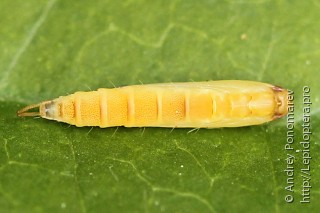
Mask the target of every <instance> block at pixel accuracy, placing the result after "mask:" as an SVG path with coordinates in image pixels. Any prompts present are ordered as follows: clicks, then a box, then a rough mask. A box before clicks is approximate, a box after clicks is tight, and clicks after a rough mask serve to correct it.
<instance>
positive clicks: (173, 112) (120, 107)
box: [17, 80, 288, 128]
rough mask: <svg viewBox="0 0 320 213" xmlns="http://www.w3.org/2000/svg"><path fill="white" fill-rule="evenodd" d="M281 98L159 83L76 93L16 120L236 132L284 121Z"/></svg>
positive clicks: (224, 86)
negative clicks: (232, 129) (230, 129)
mask: <svg viewBox="0 0 320 213" xmlns="http://www.w3.org/2000/svg"><path fill="white" fill-rule="evenodd" d="M287 96H288V91H287V90H286V89H283V88H281V87H278V86H274V85H271V84H266V83H261V82H254V81H241V80H221V81H208V82H187V83H160V84H147V85H133V86H125V87H119V88H111V89H107V88H100V89H98V90H97V91H90V92H76V93H74V94H71V95H68V96H60V97H59V98H56V99H53V100H49V101H44V102H41V103H38V104H33V105H29V106H27V107H25V108H23V109H21V110H19V111H18V112H17V115H18V116H20V117H24V116H40V117H42V118H45V119H50V120H56V121H59V122H65V123H69V124H72V125H76V126H78V127H82V126H99V127H101V128H105V127H113V126H125V127H170V128H219V127H241V126H249V125H258V124H262V123H265V122H269V121H272V120H275V119H277V118H280V117H282V116H284V115H286V114H287V105H288V97H287ZM34 109H36V110H37V111H34Z"/></svg>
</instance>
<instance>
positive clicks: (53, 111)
mask: <svg viewBox="0 0 320 213" xmlns="http://www.w3.org/2000/svg"><path fill="white" fill-rule="evenodd" d="M39 111H40V116H41V117H43V118H46V119H50V120H57V117H58V113H57V111H58V110H57V104H56V102H55V101H45V102H42V103H41V104H40V107H39Z"/></svg>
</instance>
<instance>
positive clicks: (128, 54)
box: [0, 0, 320, 212]
mask: <svg viewBox="0 0 320 213" xmlns="http://www.w3.org/2000/svg"><path fill="white" fill-rule="evenodd" d="M0 8H1V13H0V25H1V28H0V50H1V51H0V130H1V131H0V209H1V211H2V212H63V211H65V212H106V211H107V212H316V211H317V210H319V208H320V204H319V202H318V200H319V199H320V181H319V175H320V172H319V171H320V170H319V168H320V166H319V148H320V147H319V139H320V134H319V132H318V131H316V129H317V128H316V127H317V126H319V125H320V116H319V106H320V103H319V100H320V99H319V92H320V84H319V80H320V78H319V75H318V72H319V67H320V60H319V56H320V52H319V45H320V40H319V36H320V27H319V24H318V20H319V19H320V13H319V9H320V3H318V2H317V1H310V2H308V3H306V2H305V1H298V0H293V1H275V0H259V1H254V0H226V1H214V0H193V1H192V0H184V1H182V0H173V1H164V0H158V1H147V0H136V1H129V0H128V1H111V0H109V1H103V0H98V1H77V2H76V1H62V0H49V1H39V0H28V1H23V0H16V1H11V0H2V1H1V2H0ZM219 79H248V80H254V81H263V82H268V83H272V84H275V85H281V86H282V87H285V88H289V89H291V90H293V91H294V92H295V141H294V144H293V145H292V146H293V147H294V149H295V150H293V151H292V150H285V149H284V146H285V145H286V143H287V139H286V136H287V125H286V118H282V119H280V120H278V121H274V122H271V123H268V124H265V125H260V126H253V127H244V128H229V129H228V128H224V129H211V130H208V129H201V130H199V131H197V132H196V131H194V132H192V133H190V134H187V133H188V131H189V129H174V130H173V131H172V130H171V129H165V128H146V129H141V128H123V127H120V128H119V129H116V128H108V129H100V128H93V129H92V130H91V129H90V128H77V127H74V126H69V125H68V124H62V123H57V122H53V121H47V120H44V119H32V118H18V117H17V116H16V111H17V110H18V109H20V108H21V107H23V106H25V105H27V104H31V103H37V102H40V101H43V100H49V99H52V98H56V97H58V96H60V95H66V94H70V93H73V92H75V91H78V90H89V89H88V87H89V88H91V89H92V90H95V89H97V88H100V87H113V84H114V85H116V86H122V85H131V84H140V82H143V83H156V82H176V81H177V82H180V81H206V80H219ZM303 86H309V87H310V88H311V93H310V94H311V101H312V106H311V127H312V128H311V130H312V135H311V139H310V155H311V157H312V159H311V163H310V168H311V171H310V172H311V181H310V183H311V185H312V188H310V197H311V198H310V203H309V204H301V203H300V200H301V199H302V196H301V194H302V189H303V188H302V184H303V179H302V176H301V175H302V174H303V173H302V172H301V169H302V168H305V167H306V165H304V164H303V161H302V160H303V158H302V155H303V151H302V149H303V147H302V145H301V144H300V143H299V142H300V141H302V133H303V132H302V131H303V130H302V126H301V125H302V124H303V117H302V116H303V111H302V110H303V103H302V101H303V97H302V95H303ZM296 150H300V151H299V152H298V151H296ZM287 154H292V155H294V156H295V162H294V172H295V173H294V188H293V189H294V193H289V192H288V191H286V190H285V187H286V186H287V185H288V184H287V175H286V173H285V172H284V170H285V169H286V167H287V161H286V158H287ZM288 194H291V195H293V196H294V202H293V203H291V204H288V203H286V202H285V196H286V195H288Z"/></svg>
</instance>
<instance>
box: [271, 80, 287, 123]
mask: <svg viewBox="0 0 320 213" xmlns="http://www.w3.org/2000/svg"><path fill="white" fill-rule="evenodd" d="M272 89H273V92H274V94H275V99H276V100H275V101H276V107H275V113H274V115H273V120H276V119H278V118H281V117H283V116H285V115H286V114H287V113H288V102H289V101H288V90H286V89H283V88H281V87H279V86H274V87H273V88H272Z"/></svg>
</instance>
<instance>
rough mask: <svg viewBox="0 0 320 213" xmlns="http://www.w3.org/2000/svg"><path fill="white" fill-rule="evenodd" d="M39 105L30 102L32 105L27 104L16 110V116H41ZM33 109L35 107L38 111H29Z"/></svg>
mask: <svg viewBox="0 0 320 213" xmlns="http://www.w3.org/2000/svg"><path fill="white" fill-rule="evenodd" d="M40 105H41V104H32V105H29V106H26V107H24V108H22V109H20V110H19V111H18V112H17V116H18V117H34V116H41V113H40ZM33 109H37V110H38V111H34V112H33V111H30V110H33Z"/></svg>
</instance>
